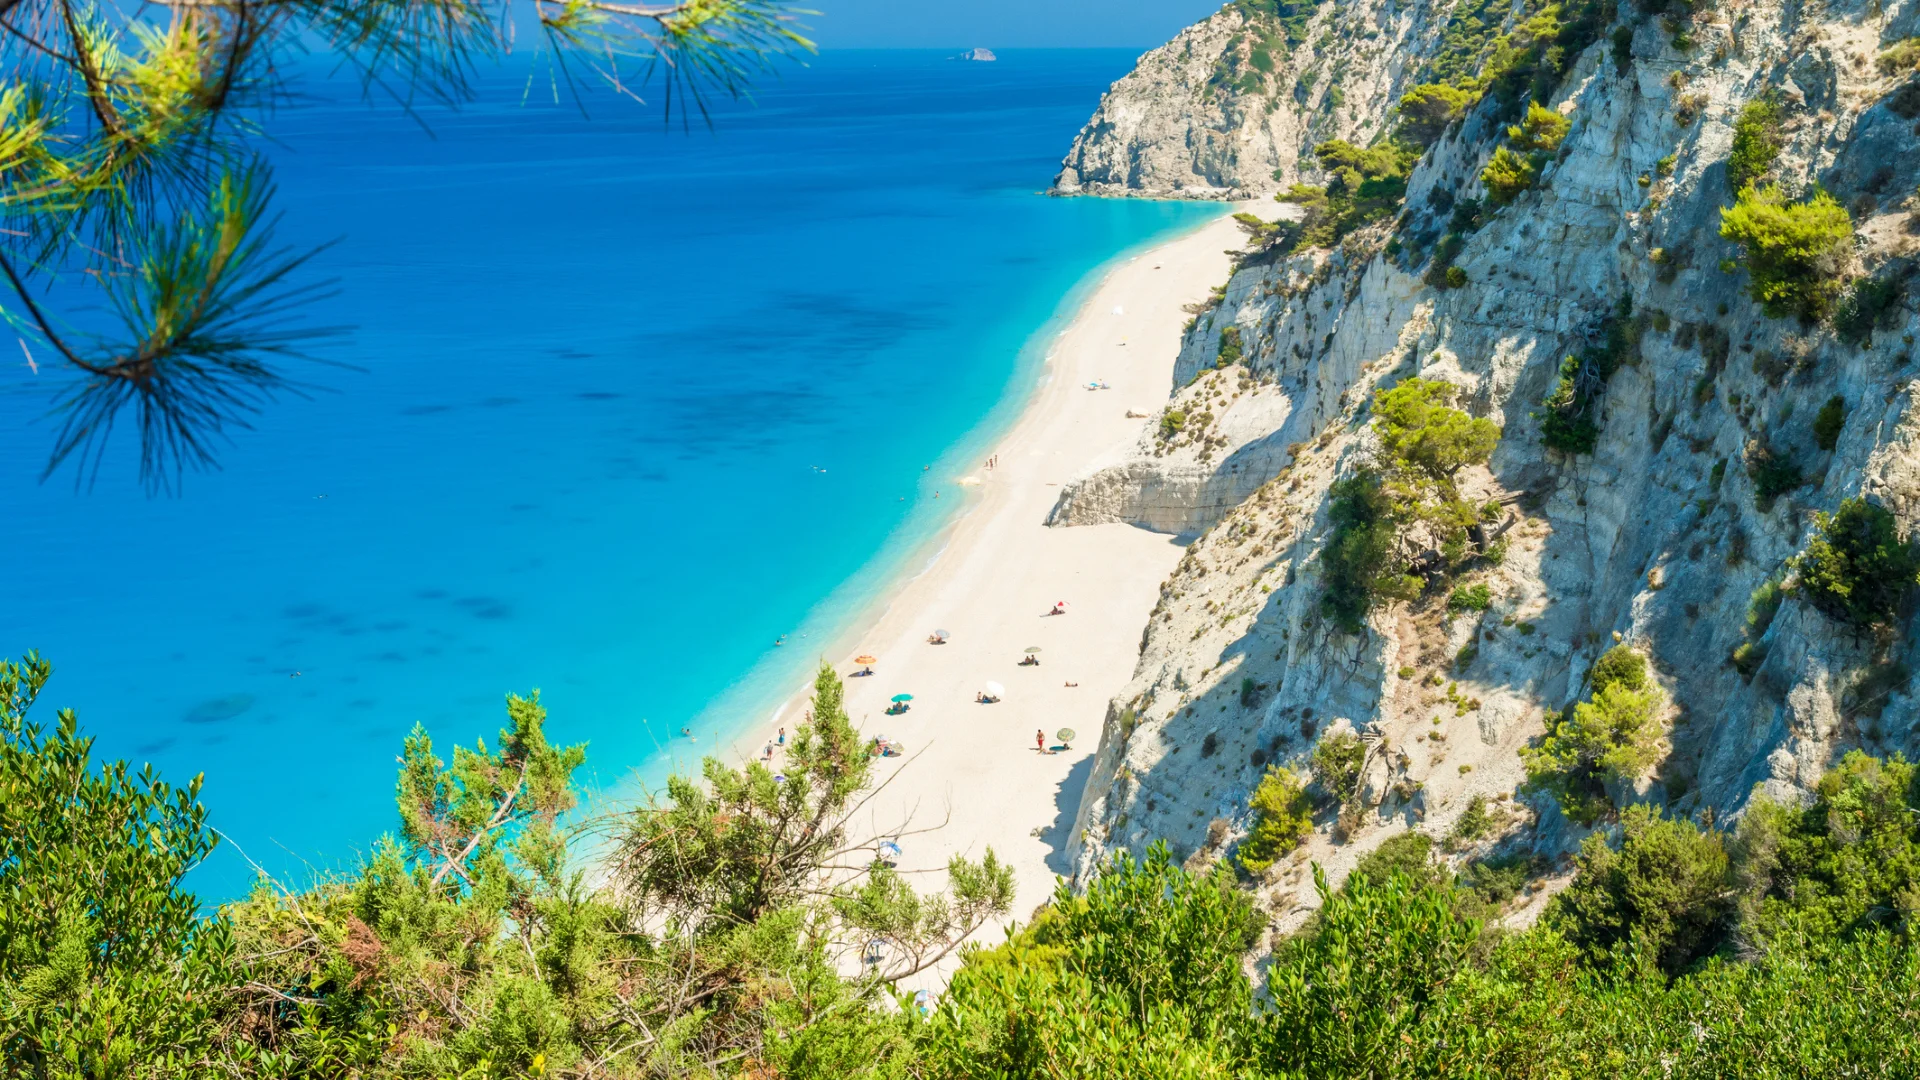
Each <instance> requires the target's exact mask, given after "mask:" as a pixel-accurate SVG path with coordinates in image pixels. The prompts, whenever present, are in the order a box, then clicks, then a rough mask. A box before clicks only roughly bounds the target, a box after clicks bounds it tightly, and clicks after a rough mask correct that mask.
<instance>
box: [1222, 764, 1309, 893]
mask: <svg viewBox="0 0 1920 1080" xmlns="http://www.w3.org/2000/svg"><path fill="white" fill-rule="evenodd" d="M1247 807H1248V808H1249V809H1251V810H1252V811H1253V829H1252V830H1251V831H1250V832H1248V834H1247V838H1246V839H1245V840H1242V841H1241V842H1240V853H1239V861H1240V866H1241V868H1242V869H1244V870H1245V871H1246V872H1247V873H1249V874H1264V873H1266V871H1267V868H1268V867H1270V866H1272V865H1273V864H1274V862H1275V861H1277V860H1278V859H1279V858H1280V857H1281V856H1283V855H1285V854H1287V853H1288V852H1290V851H1292V850H1293V849H1294V848H1296V847H1299V846H1300V841H1302V840H1304V839H1306V836H1307V834H1308V833H1310V832H1312V831H1313V803H1312V801H1311V800H1309V799H1308V798H1307V791H1306V788H1305V787H1304V786H1303V785H1302V784H1301V783H1300V778H1299V777H1297V776H1295V775H1293V773H1292V771H1291V770H1288V769H1283V768H1281V767H1279V766H1277V765H1270V766H1268V767H1267V772H1266V775H1264V776H1262V777H1261V778H1260V785H1259V786H1258V787H1256V788H1254V789H1253V795H1252V796H1251V797H1250V798H1249V799H1248V800H1247Z"/></svg>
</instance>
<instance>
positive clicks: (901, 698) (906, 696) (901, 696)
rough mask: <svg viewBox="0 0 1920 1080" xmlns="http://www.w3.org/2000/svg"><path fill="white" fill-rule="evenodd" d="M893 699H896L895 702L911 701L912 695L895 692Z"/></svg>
mask: <svg viewBox="0 0 1920 1080" xmlns="http://www.w3.org/2000/svg"><path fill="white" fill-rule="evenodd" d="M893 700H894V701H896V702H900V701H912V700H913V695H912V694H895V695H893Z"/></svg>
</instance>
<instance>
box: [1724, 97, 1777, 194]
mask: <svg viewBox="0 0 1920 1080" xmlns="http://www.w3.org/2000/svg"><path fill="white" fill-rule="evenodd" d="M1779 156H1780V103H1779V102H1778V101H1777V100H1775V99H1774V97H1773V96H1772V95H1771V94H1763V95H1761V96H1760V97H1757V98H1755V99H1753V100H1752V101H1749V102H1747V104H1746V107H1745V108H1742V109H1741V110H1740V117H1739V119H1737V120H1735V121H1734V122H1733V150H1732V152H1731V153H1730V154H1729V155H1728V157H1727V190H1728V191H1731V192H1733V193H1734V194H1735V195H1739V194H1740V193H1741V192H1743V191H1745V190H1746V189H1747V188H1748V187H1749V186H1751V185H1753V184H1755V183H1757V182H1758V181H1759V180H1760V178H1761V177H1763V176H1765V175H1766V174H1767V170H1768V169H1771V168H1773V163H1774V160H1775V159H1776V158H1778V157H1779Z"/></svg>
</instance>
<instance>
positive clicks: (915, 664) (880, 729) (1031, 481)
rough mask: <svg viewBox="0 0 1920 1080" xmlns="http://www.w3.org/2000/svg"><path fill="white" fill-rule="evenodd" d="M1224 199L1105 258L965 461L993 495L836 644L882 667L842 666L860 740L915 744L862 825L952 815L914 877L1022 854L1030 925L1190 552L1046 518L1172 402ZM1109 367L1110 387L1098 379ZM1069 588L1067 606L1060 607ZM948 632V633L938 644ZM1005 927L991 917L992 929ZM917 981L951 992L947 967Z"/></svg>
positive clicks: (921, 846)
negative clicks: (1075, 308) (1035, 381)
mask: <svg viewBox="0 0 1920 1080" xmlns="http://www.w3.org/2000/svg"><path fill="white" fill-rule="evenodd" d="M1228 209H1230V208H1223V210H1222V216H1221V218H1220V219H1219V220H1217V221H1214V222H1211V223H1209V224H1207V225H1206V226H1204V227H1202V228H1200V229H1199V230H1197V231H1194V232H1191V233H1188V234H1186V235H1184V236H1182V237H1180V238H1178V239H1176V240H1173V241H1170V242H1168V243H1165V244H1162V245H1160V246H1158V247H1155V248H1152V249H1150V250H1148V251H1146V252H1144V253H1142V254H1140V255H1139V256H1137V257H1135V258H1133V259H1131V260H1130V261H1127V262H1124V263H1122V264H1120V265H1119V266H1117V267H1115V268H1113V269H1112V270H1110V271H1109V272H1108V274H1107V277H1106V279H1105V280H1104V281H1102V282H1101V283H1100V284H1099V286H1098V287H1097V288H1096V289H1095V290H1094V291H1093V293H1092V294H1091V295H1090V296H1089V297H1088V299H1087V301H1086V303H1085V304H1084V305H1083V306H1082V308H1081V309H1080V311H1079V312H1078V314H1077V315H1076V316H1075V317H1074V319H1073V321H1072V323H1071V324H1070V325H1069V327H1068V328H1067V330H1066V331H1065V332H1064V333H1063V334H1062V335H1061V337H1060V338H1059V339H1058V340H1057V341H1056V342H1055V343H1054V346H1053V348H1052V350H1051V359H1050V360H1049V362H1048V364H1047V371H1046V376H1047V381H1046V382H1045V385H1043V386H1042V387H1041V388H1040V389H1038V390H1037V391H1036V392H1035V394H1034V396H1033V400H1032V401H1031V403H1030V404H1029V406H1028V407H1027V409H1026V410H1025V411H1024V412H1023V414H1022V415H1021V417H1020V419H1019V420H1018V421H1017V422H1016V424H1015V426H1014V427H1013V429H1012V430H1011V431H1010V432H1009V434H1008V435H1007V437H1006V438H1005V439H1003V440H1002V441H1001V442H1000V444H999V445H998V446H997V447H996V448H995V449H994V450H993V453H995V454H996V455H997V462H996V464H995V467H993V468H991V469H989V468H987V467H986V464H985V462H984V461H982V462H976V463H975V467H974V468H973V469H972V470H971V471H970V473H969V477H970V478H971V479H970V480H969V481H968V482H977V483H978V484H979V489H978V491H979V493H980V496H979V499H978V501H977V502H976V504H975V505H974V506H973V507H971V508H970V509H969V510H968V512H967V513H966V514H965V515H964V516H963V517H962V519H961V520H960V521H959V523H958V524H957V525H955V526H954V530H953V533H952V535H951V536H950V537H949V538H948V541H947V543H946V545H945V547H944V549H943V550H942V551H941V553H940V555H939V557H938V558H937V559H936V560H934V562H933V564H932V565H931V566H930V567H929V568H928V569H927V570H926V571H925V572H923V573H921V574H920V575H919V576H917V577H915V578H913V579H912V580H910V581H908V582H906V583H905V584H904V585H903V586H902V587H901V589H900V591H899V593H898V594H897V595H894V596H892V597H889V598H888V603H887V606H886V609H885V613H884V614H882V615H880V616H879V618H878V621H877V624H876V625H873V626H872V627H870V628H869V629H868V630H867V632H866V633H864V634H862V635H861V636H860V637H859V638H858V639H857V647H856V649H855V651H854V652H850V653H849V654H848V655H847V656H845V657H839V658H837V659H838V660H839V667H840V671H841V672H842V674H849V673H852V672H856V671H858V670H859V667H860V665H857V664H854V663H853V662H852V657H853V656H855V655H860V654H862V653H871V654H873V655H874V656H876V657H877V658H878V660H879V662H878V663H877V664H875V665H873V675H872V676H871V677H859V676H855V677H852V678H849V679H848V680H847V703H848V712H849V715H851V717H852V718H853V721H854V723H855V724H856V725H857V726H858V727H859V728H860V729H861V730H862V731H863V732H864V733H865V734H867V735H869V736H873V735H884V736H886V737H887V738H889V739H891V740H897V741H898V742H899V743H900V744H901V745H902V746H903V747H904V748H905V755H904V756H902V757H890V758H885V759H882V761H881V762H880V763H879V766H878V768H877V769H876V778H877V779H878V780H883V781H884V780H887V779H888V778H889V777H892V778H893V779H892V782H891V783H890V784H888V786H887V787H886V789H885V790H884V791H882V792H881V793H880V795H879V796H878V797H877V798H875V799H874V800H873V801H872V802H871V803H870V804H869V806H868V808H867V810H866V811H864V812H863V814H864V815H865V816H866V817H867V818H868V820H866V821H863V822H862V823H861V824H863V825H865V826H867V827H868V828H870V829H871V834H872V835H882V834H888V833H891V832H892V831H893V830H895V829H897V828H899V827H900V826H901V824H902V823H904V822H908V821H911V825H910V826H908V827H909V828H911V829H924V828H927V827H928V826H933V825H939V824H940V823H941V822H943V821H944V822H945V825H944V827H941V828H939V829H937V830H935V831H932V832H922V833H918V834H915V835H909V836H906V837H903V838H902V840H901V847H902V848H903V854H902V855H901V857H900V859H899V865H900V868H901V869H902V870H903V871H909V872H911V871H933V872H930V873H927V874H925V875H924V876H918V875H916V881H915V883H916V884H917V885H919V886H920V887H922V888H934V887H938V886H939V885H941V884H942V883H943V878H944V874H942V873H938V871H939V870H941V868H943V867H944V866H945V865H946V863H947V861H948V859H949V858H950V857H951V856H952V855H953V854H954V853H955V852H962V853H965V854H967V855H969V856H970V857H976V858H977V857H978V856H979V855H981V854H982V853H983V852H984V851H985V850H986V848H988V847H989V846H991V847H992V848H993V850H994V852H995V853H996V854H997V855H998V856H999V857H1000V858H1001V859H1003V860H1005V861H1007V862H1009V863H1011V864H1012V866H1013V867H1014V871H1015V873H1016V875H1017V880H1018V896H1017V899H1016V901H1015V904H1014V909H1013V917H1014V918H1016V919H1018V920H1019V921H1021V922H1025V921H1026V920H1027V919H1028V918H1029V916H1030V915H1031V914H1032V912H1033V910H1034V908H1035V907H1036V906H1038V905H1039V904H1041V903H1043V902H1044V901H1045V900H1046V899H1047V898H1048V897H1049V896H1050V895H1051V893H1052V891H1053V888H1054V876H1055V873H1056V872H1057V871H1059V870H1061V869H1063V868H1064V867H1065V854H1066V848H1067V843H1068V840H1069V836H1068V832H1069V830H1070V829H1071V828H1072V824H1073V817H1074V813H1075V811H1076V810H1077V809H1078V805H1079V798H1080V789H1081V786H1082V784H1083V782H1084V780H1085V777H1086V772H1087V769H1088V767H1089V766H1090V764H1091V762H1090V759H1091V757H1092V754H1093V751H1094V749H1095V747H1096V745H1097V744H1098V741H1099V737H1100V727H1101V723H1102V720H1103V718H1104V716H1105V713H1106V706H1107V701H1108V699H1109V698H1110V697H1112V696H1113V695H1114V694H1115V693H1116V692H1117V691H1118V690H1119V689H1120V687H1121V686H1123V685H1124V684H1125V683H1126V682H1127V680H1128V679H1129V678H1131V677H1132V675H1133V668H1134V663H1135V660H1136V659H1137V657H1138V654H1139V645H1140V633H1141V628H1142V627H1144V626H1145V625H1146V620H1147V615H1148V613H1149V612H1150V611H1151V610H1152V608H1153V605H1154V601H1155V597H1156V596H1157V594H1158V590H1159V586H1160V583H1161V582H1162V581H1163V580H1165V579H1166V577H1167V575H1168V573H1169V572H1170V571H1172V569H1173V567H1174V565H1175V564H1176V563H1177V562H1179V560H1180V557H1181V554H1182V551H1183V549H1182V547H1181V546H1180V545H1179V544H1177V543H1176V542H1175V541H1174V539H1173V538H1172V537H1170V536H1166V535H1162V534H1156V533H1151V532H1147V531H1145V530H1143V529H1138V528H1134V527H1132V526H1127V525H1103V526H1090V527H1075V528H1051V529H1050V528H1047V527H1046V526H1045V525H1044V524H1043V522H1044V521H1045V519H1046V516H1047V512H1048V511H1049V510H1050V509H1051V508H1052V507H1053V504H1054V500H1055V498H1056V496H1057V495H1058V493H1059V490H1060V487H1059V485H1060V484H1061V483H1063V482H1064V481H1066V480H1068V479H1070V478H1072V477H1073V476H1075V475H1078V474H1079V473H1081V472H1083V471H1084V470H1086V469H1087V467H1088V466H1090V465H1092V464H1094V463H1095V462H1096V461H1099V460H1100V459H1102V458H1103V457H1105V456H1108V455H1111V454H1114V453H1116V452H1118V451H1119V450H1121V449H1122V448H1124V447H1126V446H1129V445H1131V444H1132V442H1133V441H1134V440H1135V439H1136V438H1138V436H1139V434H1140V431H1141V429H1142V427H1143V425H1145V424H1147V423H1150V422H1151V421H1150V420H1144V419H1139V418H1131V419H1130V418H1128V416H1127V415H1126V414H1127V412H1128V410H1129V409H1131V410H1134V411H1136V412H1141V413H1148V414H1153V415H1157V413H1158V410H1159V409H1160V407H1161V406H1162V405H1163V404H1164V403H1165V401H1166V398H1167V393H1168V389H1169V387H1170V382H1171V379H1172V372H1173V362H1174V357H1175V355H1176V353H1177V352H1178V351H1179V341H1180V333H1181V327H1182V326H1183V325H1184V324H1185V322H1186V320H1187V318H1188V316H1187V314H1186V313H1185V312H1184V311H1183V310H1182V307H1183V305H1186V304H1190V303H1193V302H1196V301H1198V300H1201V299H1203V298H1204V297H1205V296H1206V295H1207V292H1208V290H1210V289H1211V288H1212V287H1213V286H1215V285H1217V284H1219V283H1220V282H1222V281H1225V280H1226V276H1227V272H1228V257H1227V255H1226V253H1225V252H1226V249H1228V248H1231V247H1237V246H1239V244H1240V243H1241V241H1242V237H1241V235H1240V233H1239V231H1238V230H1237V228H1236V227H1235V226H1234V224H1233V222H1232V221H1231V220H1230V219H1229V218H1228V217H1227V216H1226V213H1227V210H1228ZM1265 209H1268V210H1271V209H1272V204H1267V206H1266V207H1265ZM1095 380H1099V381H1103V382H1105V383H1106V384H1107V385H1108V386H1110V387H1111V389H1105V390H1089V389H1087V388H1086V386H1087V384H1088V383H1089V382H1093V381H1095ZM955 480H956V481H960V480H962V478H959V477H956V478H955ZM1061 600H1064V601H1066V602H1067V605H1068V606H1067V609H1066V610H1067V613H1066V614H1065V615H1060V616H1051V615H1048V612H1049V611H1050V610H1051V608H1052V607H1053V605H1054V603H1055V602H1056V601H1061ZM936 629H940V630H947V631H950V632H951V634H952V638H951V640H950V641H948V642H947V643H946V644H944V645H933V644H929V643H928V640H927V638H928V635H929V634H931V633H932V632H933V631H934V630H936ZM1030 646H1038V647H1039V648H1040V649H1041V652H1040V653H1039V654H1038V655H1039V658H1040V664H1039V665H1038V666H1024V667H1023V666H1020V664H1019V661H1020V660H1021V659H1022V657H1023V655H1024V650H1026V649H1027V648H1028V647H1030ZM989 681H992V682H997V683H1000V684H1001V685H1003V686H1004V687H1005V688H1006V696H1005V698H1004V699H1002V700H1001V701H1000V702H998V703H996V704H981V703H978V702H976V701H975V700H974V698H975V694H976V693H977V692H978V691H979V690H980V689H981V688H982V687H984V686H985V685H986V684H987V683H988V682H989ZM1069 683H1071V684H1074V685H1071V686H1069V685H1067V684H1069ZM900 693H910V694H912V695H913V704H912V708H911V709H910V710H909V711H908V712H906V713H904V714H902V715H897V716H890V715H887V714H886V709H887V707H888V705H889V703H890V699H891V698H892V697H893V696H894V695H895V694H900ZM803 705H804V702H802V701H800V700H797V699H796V701H795V702H794V703H793V704H791V705H790V706H789V707H787V708H786V709H784V710H783V711H782V716H783V718H784V719H783V720H782V721H781V722H782V723H784V724H785V725H786V726H787V727H788V728H789V729H791V728H792V726H794V724H795V723H797V722H798V720H799V719H800V715H801V709H802V707H803ZM1061 728H1072V729H1073V730H1074V731H1076V732H1077V733H1078V737H1077V738H1075V739H1074V740H1073V741H1072V743H1071V748H1070V749H1066V750H1061V751H1057V752H1053V753H1048V754H1042V753H1040V752H1039V751H1038V750H1037V749H1036V747H1035V732H1036V731H1040V732H1044V733H1045V735H1046V742H1047V745H1048V746H1049V747H1052V746H1057V745H1059V740H1058V739H1056V738H1054V733H1055V732H1056V731H1058V730H1059V729H1061ZM766 734H767V737H768V738H769V739H771V737H772V734H773V731H772V729H771V728H769V729H768V731H767V732H766ZM750 745H752V746H754V747H758V746H760V745H761V743H759V742H755V743H752V744H750ZM896 773H900V775H898V776H895V774H896ZM1001 933H1002V929H1001V927H1000V926H999V925H992V926H989V927H987V928H986V929H985V930H983V931H982V933H981V935H980V936H981V937H982V938H997V937H999V936H1000V935H1001ZM952 966H953V965H952V964H951V963H949V964H946V965H943V966H942V967H943V968H951V967H952ZM908 981H909V983H910V984H911V985H910V986H909V988H918V987H919V986H922V985H926V986H931V987H935V988H937V986H938V985H939V984H942V983H944V981H945V977H944V973H943V972H931V973H928V974H927V975H926V976H925V977H923V978H921V979H920V980H918V981H917V982H916V981H915V980H908Z"/></svg>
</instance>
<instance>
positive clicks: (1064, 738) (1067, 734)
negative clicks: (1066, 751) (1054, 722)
mask: <svg viewBox="0 0 1920 1080" xmlns="http://www.w3.org/2000/svg"><path fill="white" fill-rule="evenodd" d="M1053 737H1054V738H1056V739H1059V740H1060V741H1061V742H1063V743H1070V742H1072V741H1073V729H1072V728H1070V727H1063V728H1061V729H1060V730H1059V731H1056V732H1054V733H1053Z"/></svg>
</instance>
